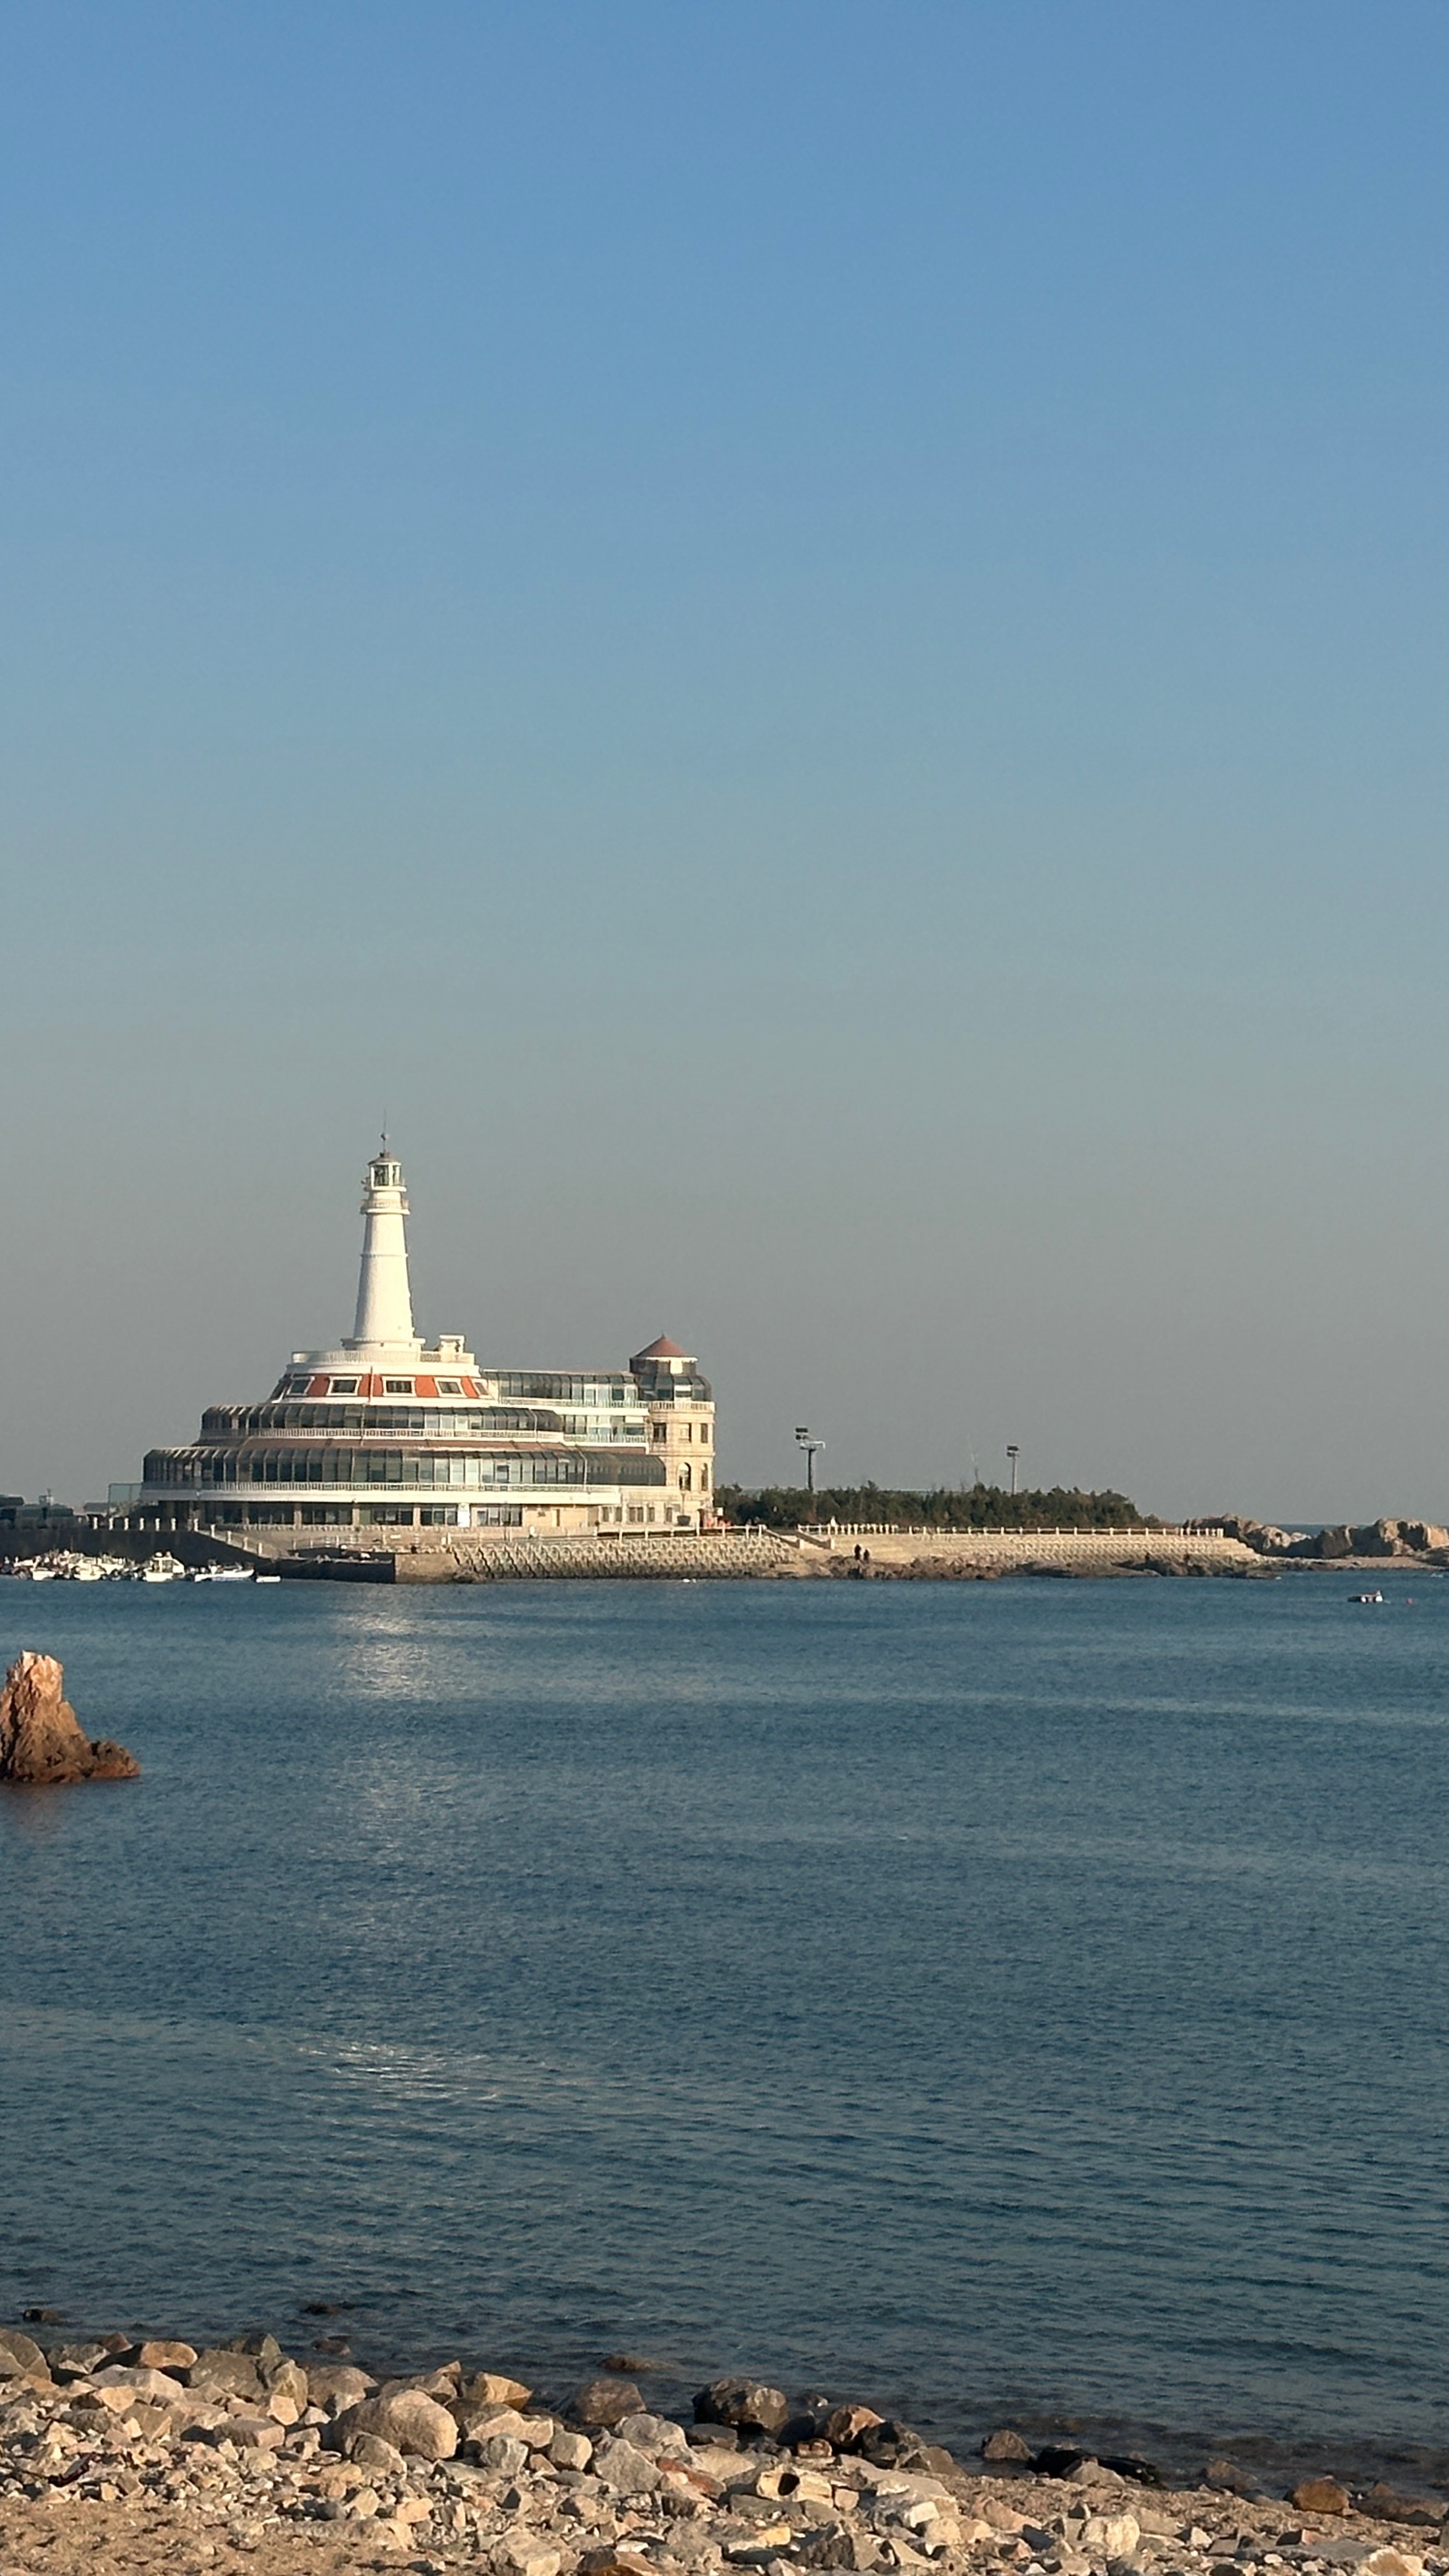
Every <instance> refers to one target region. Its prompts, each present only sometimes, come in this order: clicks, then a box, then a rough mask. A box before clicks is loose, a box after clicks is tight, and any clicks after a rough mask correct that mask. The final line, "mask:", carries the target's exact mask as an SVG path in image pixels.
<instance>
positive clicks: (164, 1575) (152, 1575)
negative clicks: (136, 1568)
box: [141, 1548, 186, 1583]
mask: <svg viewBox="0 0 1449 2576" xmlns="http://www.w3.org/2000/svg"><path fill="white" fill-rule="evenodd" d="M185 1578H186V1568H185V1566H184V1565H183V1564H182V1562H181V1559H180V1557H179V1556H171V1555H169V1554H168V1553H167V1551H166V1549H165V1548H163V1549H162V1550H161V1553H160V1555H159V1556H153V1557H148V1559H147V1561H146V1563H145V1564H144V1565H143V1566H142V1568H141V1580H142V1582H143V1583H182V1582H184V1581H185Z"/></svg>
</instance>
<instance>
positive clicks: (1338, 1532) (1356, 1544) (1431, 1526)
mask: <svg viewBox="0 0 1449 2576" xmlns="http://www.w3.org/2000/svg"><path fill="white" fill-rule="evenodd" d="M1221 1527H1222V1529H1223V1530H1224V1531H1225V1532H1226V1534H1227V1536H1228V1537H1229V1538H1236V1539H1241V1540H1242V1543H1243V1545H1244V1547H1251V1548H1252V1549H1254V1551H1255V1552H1256V1554H1257V1555H1259V1556H1286V1557H1293V1558H1296V1559H1298V1560H1299V1561H1300V1562H1307V1563H1313V1564H1319V1565H1323V1564H1330V1565H1331V1564H1336V1563H1338V1562H1340V1561H1341V1560H1342V1559H1344V1558H1346V1557H1361V1556H1403V1557H1434V1558H1436V1559H1438V1558H1440V1557H1449V1529H1440V1528H1439V1527H1438V1525H1437V1523H1436V1522H1434V1521H1404V1520H1381V1521H1365V1522H1362V1523H1360V1524H1358V1525H1357V1526H1354V1525H1352V1524H1350V1523H1349V1522H1347V1521H1340V1522H1338V1523H1336V1524H1335V1525H1334V1527H1332V1528H1331V1529H1321V1530H1286V1529H1277V1528H1275V1527H1274V1525H1273V1523H1272V1522H1271V1521H1250V1520H1244V1519H1241V1518H1239V1517H1236V1516H1234V1515H1233V1514H1231V1513H1230V1514H1228V1515H1227V1516H1226V1517H1225V1518H1224V1520H1223V1521H1222V1523H1221Z"/></svg>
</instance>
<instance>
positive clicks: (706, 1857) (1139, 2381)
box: [0, 1574, 1449, 2468]
mask: <svg viewBox="0 0 1449 2576" xmlns="http://www.w3.org/2000/svg"><path fill="white" fill-rule="evenodd" d="M1355 1588H1356V1587H1355V1585H1354V1583H1353V1581H1352V1579H1351V1578H1348V1577H1338V1576H1334V1575H1332V1574H1300V1575H1297V1576H1291V1577H1286V1578H1284V1579H1282V1580H1280V1581H1278V1582H1271V1583H1261V1584H1258V1583H1233V1582H1214V1581H1175V1582H1173V1581H1156V1582H1154V1581H1150V1580H1148V1581H1130V1582H1117V1583H1112V1582H1047V1581H1029V1580H1028V1581H1011V1582H1001V1583H997V1584H975V1585H952V1584H891V1583H885V1582H877V1583H858V1584H857V1583H835V1584H832V1583H819V1582H817V1583H799V1584H795V1583H779V1584H771V1583H730V1584H714V1583H695V1584H676V1583H645V1584H628V1583H616V1584H575V1583H533V1584H515V1585H499V1586H489V1587H483V1588H449V1589H446V1590H412V1589H396V1590H394V1589H374V1588H371V1587H368V1588H360V1587H353V1586H334V1585H328V1584H295V1585H293V1584H286V1585H283V1586H281V1587H280V1588H272V1589H266V1588H264V1589H262V1590H254V1589H252V1588H251V1587H245V1588H243V1587H240V1586H235V1587H232V1586H217V1587H211V1586H203V1587H201V1588H199V1589H198V1588H193V1587H191V1586H182V1585H180V1584H177V1585H173V1586H161V1585H156V1586H140V1585H105V1586H101V1585H91V1586H86V1587H78V1586H73V1585H62V1584H58V1583H57V1584H51V1585H48V1586H47V1587H45V1588H44V1589H43V1590H42V1589H33V1588H32V1587H30V1586H28V1585H25V1584H21V1583H18V1582H6V1583H3V1584H0V1650H3V1656H4V1659H5V1660H7V1661H8V1660H9V1658H10V1657H11V1656H13V1655H14V1654H15V1653H16V1652H17V1651H18V1650H19V1649H20V1648H21V1647H22V1646H37V1647H41V1648H44V1649H46V1650H47V1651H50V1652H52V1653H56V1654H59V1655H60V1656H61V1657H62V1658H63V1659H64V1662H65V1666H66V1676H67V1687H68V1690H69V1692H70V1695H71V1696H72V1698H73V1700H74V1702H75V1704H76V1707H77V1709H78V1710H79V1712H80V1714H81V1717H82V1719H83V1722H84V1723H85V1724H86V1726H87V1730H88V1731H89V1732H91V1733H95V1734H101V1733H104V1734H108V1735H114V1736H117V1737H119V1738H120V1740H121V1741H122V1742H123V1743H125V1744H128V1745H129V1746H130V1747H131V1749H132V1750H133V1751H134V1752H135V1753H136V1754H137V1755H138V1756H139V1758H140V1761H141V1764H142V1772H143V1776H142V1777H141V1779H140V1780H139V1781H138V1782H135V1783H130V1784H118V1785H113V1786H101V1785H94V1786H88V1787H83V1788H79V1789H71V1790H47V1791H16V1790H11V1791H8V1792H5V1793H3V1794H0V1923H3V1926H4V1955H5V1967H4V1987H3V1993H4V2006H3V2014H0V2315H4V2314H8V2315H11V2316H14V2315H16V2314H18V2312H19V2311H20V2310H21V2309H22V2308H23V2307H26V2306H30V2305H36V2306H40V2305H44V2306H47V2307H54V2308H57V2309H59V2310H61V2311H63V2312H64V2314H65V2316H66V2317H67V2319H68V2320H70V2321H72V2322H73V2323H75V2324H76V2325H77V2326H79V2325H80V2324H82V2323H84V2324H86V2325H89V2326H93V2327H100V2326H115V2325H117V2324H119V2325H122V2326H129V2325H131V2324H139V2325H144V2326H147V2327H149V2328H151V2329H153V2330H158V2331H159V2330H165V2331H167V2332H183V2333H188V2334H192V2335H193V2336H195V2337H197V2338H199V2337H201V2336H203V2335H205V2336H208V2337H211V2336H215V2335H219V2334H222V2333H225V2332H231V2331H236V2330H237V2329H239V2328H241V2327H247V2326H253V2325H258V2324H265V2325H267V2326H269V2327H271V2328H273V2329H274V2330H275V2331H277V2332H278V2333H279V2334H280V2335H281V2336H282V2337H283V2339H284V2340H286V2341H288V2342H289V2344H290V2345H291V2346H292V2347H293V2348H296V2349H299V2350H301V2351H303V2352H304V2353H305V2351H306V2350H307V2348H308V2345H309V2342H310V2341H311V2340H312V2339H313V2338H314V2337H316V2336H318V2335H323V2334H331V2335H336V2334H338V2333H339V2332H341V2333H346V2334H347V2335H348V2336H350V2338H351V2341H352V2344H353V2348H354V2350H355V2351H356V2352H357V2354H358V2355H359V2357H361V2358H365V2359H366V2358H370V2359H373V2360H382V2359H387V2360H395V2361H407V2362H411V2363H419V2362H422V2361H424V2360H436V2359H442V2358H446V2357H448V2356H450V2355H451V2354H453V2353H455V2352H462V2353H463V2354H464V2355H465V2356H467V2357H470V2358H471V2359H473V2360H474V2361H476V2362H478V2363H486V2364H488V2365H498V2366H506V2367H508V2368H510V2369H515V2370H517V2371H518V2372H519V2373H520V2374H521V2375H522V2376H523V2377H524V2378H525V2379H526V2380H528V2381H530V2382H531V2383H534V2384H537V2385H539V2386H540V2387H541V2388H543V2389H544V2391H545V2392H546V2393H552V2394H554V2395H556V2396H557V2395H560V2394H563V2393H565V2392H566V2391H567V2390H568V2388H569V2387H570V2386H571V2384H573V2383H574V2382H576V2381H577V2379H578V2378H579V2377H581V2376H583V2375H584V2374H585V2373H586V2372H588V2371H590V2370H592V2369H593V2368H594V2367H596V2366H597V2364H598V2363H599V2362H600V2360H601V2359H602V2358H603V2357H604V2356H605V2355H606V2354H609V2353H611V2352H627V2353H629V2354H630V2355H633V2356H637V2357H638V2359H639V2360H640V2361H641V2362H648V2363H650V2364H652V2365H653V2366H654V2369H655V2371H656V2373H657V2376H654V2377H651V2378H649V2379H648V2380H646V2382H645V2387H646V2390H647V2393H648V2395H649V2397H650V2402H652V2403H655V2404H659V2403H664V2404H677V2403H679V2402H681V2401H682V2399H683V2397H684V2395H685V2393H686V2392H687V2391H688V2389H689V2388H690V2387H691V2386H693V2385H697V2384H698V2383H699V2382H701V2381H703V2380H705V2379H708V2378H710V2377H712V2376H715V2375H718V2374H720V2373H723V2372H726V2371H736V2370H747V2371H749V2372H751V2373H758V2374H763V2375H765V2376H767V2377H769V2378H770V2379H772V2380H775V2381H777V2382H780V2383H782V2384H784V2385H785V2386H786V2387H787V2388H789V2389H790V2390H792V2391H800V2390H803V2389H806V2388H822V2389H826V2390H829V2391H832V2392H835V2393H838V2394H840V2395H843V2396H852V2397H854V2396H862V2397H865V2398H867V2399H868V2400H869V2401H870V2402H871V2403H872V2404H874V2405H875V2406H876V2407H878V2408H879V2409H880V2410H881V2411H882V2412H887V2413H897V2414H900V2415H903V2416H904V2417H906V2418H907V2419H908V2420H910V2421H912V2422H914V2423H916V2424H918V2425H920V2426H921V2427H922V2428H924V2429H926V2430H928V2431H929V2432H931V2433H933V2434H934V2435H936V2436H937V2437H938V2438H944V2439H947V2440H950V2441H953V2442H958V2443H965V2442H968V2441H970V2440H972V2439H975V2438H977V2437H979V2434H980V2431H981V2430H982V2428H983V2427H984V2426H985V2425H987V2424H989V2423H992V2422H995V2421H1000V2420H1003V2419H1014V2420H1018V2421H1025V2422H1027V2423H1028V2425H1036V2426H1039V2427H1045V2426H1048V2425H1052V2424H1057V2425H1061V2424H1077V2425H1080V2426H1082V2427H1083V2428H1084V2429H1085V2430H1086V2431H1087V2432H1089V2433H1090V2434H1091V2435H1092V2436H1093V2438H1095V2439H1097V2440H1098V2441H1099V2442H1100V2441H1105V2440H1106V2439H1107V2437H1108V2434H1109V2433H1114V2438H1116V2439H1117V2440H1119V2441H1120V2440H1122V2439H1125V2438H1128V2437H1129V2436H1135V2438H1137V2439H1138V2440H1139V2441H1141V2442H1143V2443H1145V2444H1147V2445H1148V2446H1149V2447H1150V2446H1151V2445H1152V2444H1153V2443H1155V2444H1156V2446H1157V2448H1158V2450H1159V2452H1162V2453H1165V2454H1166V2455H1168V2456H1171V2457H1175V2458H1178V2459H1180V2460H1182V2461H1187V2460H1189V2459H1190V2458H1192V2457H1193V2456H1194V2455H1195V2456H1196V2457H1197V2458H1198V2459H1199V2460H1200V2459H1201V2456H1202V2447H1203V2445H1209V2446H1210V2445H1214V2444H1221V2443H1224V2442H1230V2441H1232V2440H1235V2439H1240V2438H1242V2437H1244V2436H1245V2435H1248V2434H1252V2435H1256V2436H1259V2437H1262V2439H1263V2440H1264V2441H1266V2442H1268V2443H1281V2444H1284V2445H1285V2446H1287V2448H1288V2450H1289V2451H1291V2450H1292V2449H1293V2447H1294V2446H1295V2445H1302V2444H1304V2443H1307V2444H1309V2445H1310V2446H1311V2445H1313V2444H1319V2445H1323V2444H1328V2445H1329V2446H1330V2447H1331V2446H1332V2445H1334V2444H1337V2445H1338V2446H1339V2448H1340V2451H1342V2450H1343V2449H1344V2446H1348V2448H1349V2449H1354V2450H1356V2452H1357V2454H1358V2455H1360V2456H1361V2455H1363V2454H1364V2448H1365V2443H1366V2441H1367V2440H1368V2438H1369V2437H1380V2438H1382V2439H1383V2440H1384V2441H1385V2442H1387V2443H1389V2444H1390V2445H1392V2444H1393V2443H1394V2442H1395V2441H1396V2440H1397V2441H1399V2442H1402V2443H1407V2444H1409V2445H1421V2446H1426V2448H1427V2449H1428V2450H1430V2451H1432V2450H1434V2449H1435V2448H1436V2447H1437V2446H1438V2445H1439V2444H1441V2443H1446V2442H1449V2424H1446V2395H1445V2384H1444V2383H1445V2353H1446V2348H1449V2335H1446V2326H1449V2300H1446V2289H1445V2248H1446V2219H1449V2210H1446V2200H1449V2177H1446V2140H1449V2047H1446V1963H1445V1923H1446V1916H1445V1898H1446V1889H1449V1864H1446V1857H1445V1819H1446V1813H1449V1794H1446V1793H1449V1582H1445V1581H1443V1580H1441V1579H1437V1578H1435V1577H1432V1576H1430V1577H1425V1576H1422V1575H1418V1576H1414V1577H1412V1578H1402V1577H1400V1576H1399V1575H1397V1574H1395V1575H1393V1576H1392V1579H1386V1582H1385V1589H1386V1591H1387V1593H1388V1596H1389V1597H1388V1599H1387V1600H1386V1602H1385V1603H1384V1604H1383V1606H1382V1607H1376V1608H1364V1607H1360V1606H1357V1605H1354V1604H1352V1603H1351V1602H1350V1601H1349V1598H1348V1595H1349V1593H1350V1592H1351V1591H1352V1590H1353V1589H1355ZM1411 1596H1412V1597H1411ZM324 2307H325V2308H333V2309H336V2310H337V2311H338V2312H339V2313H338V2314H337V2315H335V2316H333V2317H331V2318H330V2319H328V2320H327V2321H326V2322H325V2323H323V2322H321V2321H320V2320H319V2317H318V2315H317V2313H316V2312H317V2311H318V2310H320V2309H322V2308H324ZM1114 2428H1115V2432H1114ZM1425 2465H1427V2466H1430V2467H1432V2466H1433V2463H1432V2462H1421V2466H1425ZM1440 2466H1441V2468H1442V2466H1443V2464H1442V2463H1441V2464H1440Z"/></svg>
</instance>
